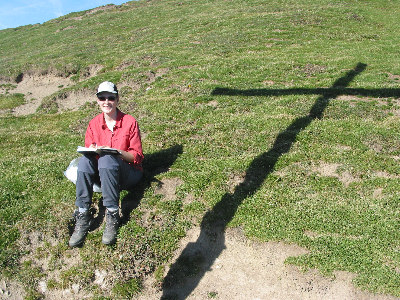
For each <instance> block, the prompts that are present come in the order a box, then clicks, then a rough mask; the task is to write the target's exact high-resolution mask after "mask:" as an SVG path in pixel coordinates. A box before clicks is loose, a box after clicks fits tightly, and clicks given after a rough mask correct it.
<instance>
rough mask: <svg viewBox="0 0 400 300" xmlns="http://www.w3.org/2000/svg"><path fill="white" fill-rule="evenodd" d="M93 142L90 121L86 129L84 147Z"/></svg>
mask: <svg viewBox="0 0 400 300" xmlns="http://www.w3.org/2000/svg"><path fill="white" fill-rule="evenodd" d="M93 143H95V141H94V136H93V130H92V128H91V126H90V123H89V125H88V127H87V129H86V135H85V147H89V146H90V145H92V144H93Z"/></svg>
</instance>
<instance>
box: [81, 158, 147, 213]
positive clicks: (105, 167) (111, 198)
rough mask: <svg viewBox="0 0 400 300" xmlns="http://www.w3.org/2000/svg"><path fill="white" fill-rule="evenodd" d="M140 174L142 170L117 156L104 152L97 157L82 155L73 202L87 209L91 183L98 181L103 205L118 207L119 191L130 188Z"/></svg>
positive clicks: (89, 200) (136, 181) (137, 180)
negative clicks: (104, 153)
mask: <svg viewBox="0 0 400 300" xmlns="http://www.w3.org/2000/svg"><path fill="white" fill-rule="evenodd" d="M142 175H143V172H142V171H139V170H136V169H135V168H133V167H132V166H131V165H129V164H128V163H127V162H126V161H124V160H122V159H121V158H120V157H119V156H116V155H109V154H106V155H102V156H100V158H99V159H97V158H96V156H94V155H84V156H83V157H82V158H81V159H80V160H79V163H78V176H77V180H76V201H75V204H76V206H77V207H82V208H87V209H89V207H90V205H91V204H92V196H93V184H94V183H95V182H100V183H101V192H102V194H103V205H104V206H105V207H107V208H118V207H119V193H120V191H121V190H131V189H132V188H133V187H134V185H135V184H137V183H138V182H139V180H140V179H141V178H142Z"/></svg>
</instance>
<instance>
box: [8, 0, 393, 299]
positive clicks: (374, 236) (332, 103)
mask: <svg viewBox="0 0 400 300" xmlns="http://www.w3.org/2000/svg"><path fill="white" fill-rule="evenodd" d="M399 9H400V3H397V2H396V1H388V0H374V1H357V0H346V1H343V0H322V1H318V2H315V1H311V0H301V1H299V0H296V1H294V0H293V1H291V0H289V1H288V0H285V1H283V0H273V1H259V0H248V1H243V0H241V1H239V0H232V1H226V0H217V1H208V0H198V1H186V0H183V1H182V0H180V1H174V0H165V1H159V0H154V1H139V2H136V1H134V2H130V3H127V4H126V5H122V6H117V7H116V6H107V7H104V8H103V9H100V10H94V11H86V12H80V13H73V14H70V15H67V16H64V17H61V18H58V19H55V20H52V21H49V22H46V23H44V24H41V25H33V26H24V27H19V28H15V29H6V30H2V31H0V40H1V41H2V47H1V48H0V76H1V78H3V79H12V80H17V79H18V78H19V79H21V78H23V76H24V74H27V73H35V74H39V73H42V74H43V73H53V74H58V75H62V76H72V78H73V79H74V81H75V83H76V84H75V86H73V87H72V89H81V88H88V89H93V88H94V87H95V86H96V85H97V84H98V83H99V82H101V81H103V80H105V79H107V80H112V81H115V82H116V83H120V82H130V83H131V84H132V86H135V87H136V88H125V89H124V91H123V100H122V102H123V103H122V104H121V108H122V110H123V111H125V112H127V113H131V114H133V115H134V116H136V117H137V119H138V121H139V123H140V125H141V130H142V133H143V144H144V149H145V153H146V154H147V155H146V157H147V158H146V170H147V173H146V177H145V180H144V181H143V183H142V185H141V186H140V187H139V188H138V191H137V192H136V193H135V194H133V195H132V194H128V193H125V194H123V195H122V196H123V197H122V198H124V199H125V200H123V203H124V201H126V203H128V202H129V201H130V202H132V201H137V199H140V205H139V206H138V207H137V208H136V209H134V210H133V211H132V212H131V214H130V218H129V220H128V221H127V223H126V224H125V226H123V227H122V228H121V230H120V234H119V241H118V243H117V244H116V245H115V246H114V247H111V248H110V247H104V246H102V245H101V243H100V239H101V234H102V231H101V228H100V229H96V230H94V231H93V232H92V233H91V234H89V236H88V239H87V242H86V243H85V245H84V247H83V248H81V249H68V248H67V246H66V245H67V240H68V236H69V235H68V234H69V218H70V212H71V213H72V211H73V209H74V205H73V202H74V186H73V185H72V184H70V183H69V182H67V181H66V179H65V178H64V177H63V175H62V172H63V171H64V170H65V168H66V167H67V165H68V163H69V162H70V161H71V159H73V158H74V157H76V154H75V153H74V149H75V147H76V145H79V144H82V140H83V132H84V130H85V127H86V124H87V122H88V120H89V119H90V118H91V116H93V115H94V114H95V113H96V112H97V108H96V107H94V106H93V105H86V106H85V107H83V108H82V109H80V110H79V111H77V112H65V113H62V114H56V113H49V114H43V113H42V114H40V113H38V114H35V115H31V116H27V117H13V116H10V115H6V114H5V115H4V114H3V115H2V116H1V125H0V139H1V141H2V142H1V144H2V147H1V149H0V158H1V159H0V170H1V173H2V176H1V179H0V191H1V192H0V219H1V222H0V232H1V234H0V249H1V251H0V265H1V268H2V272H3V275H4V276H6V275H7V276H11V277H12V278H15V279H18V280H20V281H21V282H23V283H24V285H25V288H26V289H27V290H28V292H29V296H30V297H32V298H35V297H39V291H38V289H37V287H38V282H39V281H41V280H45V281H47V286H48V288H49V289H63V288H66V287H69V286H72V284H74V283H78V284H79V285H80V287H81V289H83V290H85V291H86V292H88V293H89V292H90V293H92V295H94V297H111V298H112V297H121V298H124V297H125V298H129V297H132V295H134V294H135V293H137V292H139V291H140V289H141V282H142V280H143V276H145V275H146V274H152V273H154V274H155V276H156V278H157V279H158V281H159V283H160V285H161V283H162V276H161V274H162V273H163V267H164V266H165V264H166V263H167V262H168V260H169V259H170V257H171V254H172V252H173V250H174V249H176V247H177V242H178V241H179V240H180V239H181V238H182V237H183V236H184V235H185V231H186V230H187V229H188V228H189V227H190V226H192V225H193V224H199V223H201V224H202V225H203V227H204V228H205V227H207V225H208V226H209V225H210V224H215V222H217V221H218V222H219V223H218V224H219V225H221V224H222V225H223V226H224V227H225V226H240V227H242V228H243V229H244V231H245V232H246V234H247V236H248V237H250V238H255V239H259V240H262V241H268V240H283V241H286V242H289V243H296V244H299V245H301V246H302V247H305V248H307V249H308V250H309V251H310V252H309V254H307V255H304V256H301V257H293V258H290V259H289V260H288V262H289V263H293V264H296V265H299V266H303V267H304V268H318V269H319V270H321V271H322V272H324V273H326V274H331V273H332V272H333V271H334V270H345V271H350V272H354V273H356V274H357V277H356V279H355V282H356V283H357V284H358V285H359V286H361V287H362V288H364V289H368V290H370V291H373V292H378V293H388V294H392V295H396V296H400V288H399V287H400V273H399V268H400V236H399V234H400V233H399V232H400V231H399V199H398V192H397V190H398V186H399V181H400V167H399V164H398V160H399V157H400V150H399V146H400V140H399V134H398V132H399V129H400V128H399V126H400V125H399V122H398V116H399V112H400V103H399V102H398V98H399V95H400V92H399V91H398V78H399V75H400V63H399V60H398V59H397V58H398V57H397V56H398V55H397V54H398V45H399V35H398V34H397V32H399V26H400V25H399V24H398V21H397V20H398V18H399V16H400V13H399ZM388 12H390V13H388ZM359 63H362V64H363V65H360V64H359ZM93 64H99V65H101V66H102V70H101V72H99V73H98V74H97V75H96V76H94V77H89V78H88V77H85V74H86V72H87V70H88V69H89V67H90V65H93ZM357 65H358V68H357V67H356V66H357ZM360 66H361V67H360ZM352 70H353V71H352ZM157 72H161V73H162V74H163V75H162V76H159V77H158V78H157V79H156V80H155V81H152V82H149V81H148V74H156V73H157ZM70 89H71V88H70ZM11 93H12V89H11V90H7V91H5V92H4V93H3V94H2V95H0V104H1V107H2V108H3V109H4V108H10V103H9V102H11V101H16V100H13V99H18V101H16V102H15V104H11V105H14V106H16V105H18V104H20V103H21V99H20V95H18V94H17V95H13V94H11ZM55 96H56V95H55ZM52 99H53V98H49V99H47V101H48V103H47V105H50V106H51V105H53V104H54V103H52V101H53V100H52ZM49 103H50V104H49ZM45 107H46V106H45ZM44 111H45V109H44ZM166 178H180V180H181V181H182V184H181V185H179V186H178V188H177V196H176V197H175V198H172V199H170V198H167V197H165V196H163V195H162V194H158V193H156V192H155V190H156V189H157V186H158V185H159V184H158V182H159V181H160V180H161V181H162V180H164V181H165V180H166ZM132 199H134V200H132ZM97 201H98V199H95V202H96V203H97ZM207 211H208V213H207V214H205V213H206V212H207ZM203 216H204V217H203ZM99 249H100V251H99ZM65 266H67V267H65ZM178 267H179V266H178ZM99 270H100V271H101V270H106V271H107V273H108V278H109V285H108V287H107V288H105V289H101V288H100V287H99V286H97V285H93V284H92V281H93V278H94V277H95V274H96V272H98V271H99Z"/></svg>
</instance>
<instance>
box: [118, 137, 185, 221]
mask: <svg viewBox="0 0 400 300" xmlns="http://www.w3.org/2000/svg"><path fill="white" fill-rule="evenodd" d="M182 151H183V147H182V145H175V146H172V147H170V148H168V149H164V150H161V151H159V152H156V153H151V154H146V155H145V159H144V162H143V170H144V171H143V178H142V179H141V180H140V182H139V183H138V184H137V185H136V186H135V189H134V190H132V191H129V192H128V194H127V195H126V196H125V197H124V198H123V199H122V200H121V211H122V225H124V224H126V223H127V222H128V221H129V217H130V213H131V212H132V210H134V209H135V208H136V207H138V205H139V204H140V200H141V199H142V198H143V194H144V192H145V190H146V189H147V188H149V187H150V185H151V183H152V182H153V181H158V180H157V179H156V178H155V176H157V175H158V174H161V173H165V172H168V170H169V168H170V167H171V166H172V165H173V163H174V162H175V160H176V159H177V158H178V156H179V155H180V154H182Z"/></svg>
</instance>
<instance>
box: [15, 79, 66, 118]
mask: <svg viewBox="0 0 400 300" xmlns="http://www.w3.org/2000/svg"><path fill="white" fill-rule="evenodd" d="M71 84H72V82H71V80H70V79H69V78H65V77H60V76H56V75H53V74H46V75H38V74H23V75H22V76H20V80H19V82H18V84H17V85H16V87H15V88H14V89H12V90H10V91H9V92H10V93H21V94H24V97H25V101H26V103H25V104H23V105H20V106H18V107H16V108H15V109H14V110H13V114H14V115H16V116H22V115H29V114H33V113H35V112H36V110H37V109H38V107H39V105H40V104H41V103H42V100H43V98H45V97H47V96H50V95H51V94H53V93H55V92H57V91H59V90H60V89H61V88H65V87H68V86H69V85H71Z"/></svg>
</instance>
